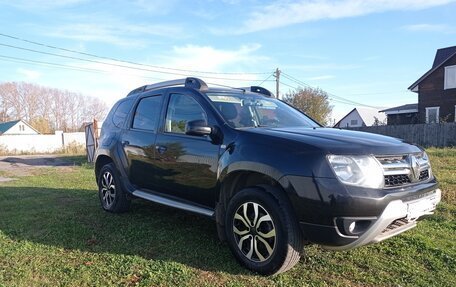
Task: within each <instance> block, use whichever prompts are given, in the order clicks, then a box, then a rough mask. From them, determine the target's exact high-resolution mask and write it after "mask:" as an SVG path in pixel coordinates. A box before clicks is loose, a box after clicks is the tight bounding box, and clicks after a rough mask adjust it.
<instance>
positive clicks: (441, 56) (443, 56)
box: [432, 46, 456, 68]
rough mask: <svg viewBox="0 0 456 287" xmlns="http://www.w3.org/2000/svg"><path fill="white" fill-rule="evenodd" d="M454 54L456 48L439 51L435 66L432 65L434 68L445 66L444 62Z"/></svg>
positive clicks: (436, 55)
mask: <svg viewBox="0 0 456 287" xmlns="http://www.w3.org/2000/svg"><path fill="white" fill-rule="evenodd" d="M454 53H456V46H453V47H447V48H442V49H438V50H437V53H436V54H435V58H434V64H432V68H435V67H438V66H440V65H441V64H443V62H445V61H446V60H447V59H448V58H450V57H451V56H452V55H454Z"/></svg>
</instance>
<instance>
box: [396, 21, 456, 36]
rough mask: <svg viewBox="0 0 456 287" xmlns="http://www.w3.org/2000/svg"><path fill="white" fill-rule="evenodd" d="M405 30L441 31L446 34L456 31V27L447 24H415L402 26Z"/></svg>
mask: <svg viewBox="0 0 456 287" xmlns="http://www.w3.org/2000/svg"><path fill="white" fill-rule="evenodd" d="M402 28H403V29H405V30H408V31H413V32H440V33H444V34H454V33H456V27H451V26H449V25H445V24H424V23H423V24H413V25H406V26H403V27H402Z"/></svg>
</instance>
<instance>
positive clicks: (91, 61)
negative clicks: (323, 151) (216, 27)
mask: <svg viewBox="0 0 456 287" xmlns="http://www.w3.org/2000/svg"><path fill="white" fill-rule="evenodd" d="M0 46H4V47H8V48H13V49H18V50H23V51H28V52H33V53H38V54H43V55H50V56H55V57H61V58H66V59H72V60H78V61H84V62H89V63H96V64H102V65H109V66H114V67H120V68H125V69H132V70H139V71H146V72H153V73H160V74H167V75H179V76H183V77H187V76H188V75H187V74H182V73H174V72H167V71H159V70H153V69H145V68H138V67H131V66H126V65H121V64H114V63H106V62H102V61H97V60H89V59H84V58H79V57H73V56H65V55H60V54H54V53H49V52H44V51H39V50H34V49H29V48H24V47H18V46H14V45H9V44H4V43H0ZM205 78H207V79H216V80H226V81H247V82H252V81H253V80H248V79H235V78H223V77H214V76H205Z"/></svg>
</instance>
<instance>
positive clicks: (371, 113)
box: [334, 107, 386, 127]
mask: <svg viewBox="0 0 456 287" xmlns="http://www.w3.org/2000/svg"><path fill="white" fill-rule="evenodd" d="M355 112H357V113H358V115H359V116H360V118H361V119H362V120H363V122H364V124H365V125H366V126H372V125H373V124H374V123H375V118H377V120H379V121H381V122H383V121H385V120H386V115H384V114H381V113H380V111H377V110H376V109H372V108H365V107H361V108H360V107H356V108H354V109H353V110H351V111H350V112H349V113H348V114H346V115H345V116H344V117H342V118H341V119H340V120H339V121H338V122H337V123H336V124H335V125H334V127H339V124H340V122H342V120H343V119H345V118H346V117H348V116H349V115H350V114H352V113H355Z"/></svg>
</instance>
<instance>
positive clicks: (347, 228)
mask: <svg viewBox="0 0 456 287" xmlns="http://www.w3.org/2000/svg"><path fill="white" fill-rule="evenodd" d="M376 219H377V218H376V217H363V218H361V217H339V218H335V222H334V223H335V224H336V227H337V229H338V230H339V232H340V233H341V234H342V235H345V236H354V237H358V236H360V235H362V234H363V233H364V232H366V230H367V229H369V227H370V226H371V225H372V223H373V222H375V220H376Z"/></svg>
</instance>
